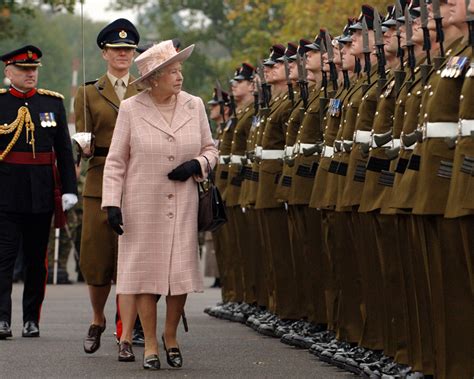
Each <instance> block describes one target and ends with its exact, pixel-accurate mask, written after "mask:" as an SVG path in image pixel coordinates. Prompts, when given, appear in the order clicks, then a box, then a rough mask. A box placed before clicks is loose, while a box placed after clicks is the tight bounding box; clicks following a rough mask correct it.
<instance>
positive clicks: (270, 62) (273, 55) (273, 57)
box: [263, 44, 285, 66]
mask: <svg viewBox="0 0 474 379" xmlns="http://www.w3.org/2000/svg"><path fill="white" fill-rule="evenodd" d="M284 54H285V46H283V45H281V44H276V45H273V46H272V47H271V49H270V56H269V57H268V58H267V59H265V60H264V62H263V65H264V66H274V65H275V64H277V63H278V61H277V59H278V58H280V57H282V56H283V55H284Z"/></svg>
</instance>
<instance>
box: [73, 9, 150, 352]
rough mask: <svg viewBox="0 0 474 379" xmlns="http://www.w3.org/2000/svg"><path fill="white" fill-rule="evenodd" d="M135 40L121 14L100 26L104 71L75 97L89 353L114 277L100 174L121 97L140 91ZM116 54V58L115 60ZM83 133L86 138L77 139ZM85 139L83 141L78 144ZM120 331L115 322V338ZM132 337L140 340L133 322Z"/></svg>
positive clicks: (112, 237)
mask: <svg viewBox="0 0 474 379" xmlns="http://www.w3.org/2000/svg"><path fill="white" fill-rule="evenodd" d="M139 41H140V35H139V33H138V31H137V29H136V28H135V26H134V25H133V24H132V23H131V22H130V21H128V20H126V19H123V18H120V19H118V20H115V21H113V22H111V23H110V24H108V25H107V26H105V27H104V28H103V29H102V30H101V31H100V33H99V35H98V36H97V46H99V48H100V49H101V50H102V57H103V58H104V60H105V61H106V65H107V71H106V73H104V75H102V76H101V77H100V78H99V79H96V80H93V81H90V82H86V83H85V85H83V86H81V87H80V88H79V89H78V91H77V94H76V96H75V103H74V112H75V115H76V130H77V132H78V133H77V134H76V135H74V136H73V138H75V140H77V141H78V144H79V145H80V146H81V147H82V148H83V149H82V151H83V156H84V157H85V158H91V159H90V160H89V162H88V165H89V166H88V170H87V173H86V178H85V184H84V190H83V194H82V195H83V209H84V213H83V230H82V237H81V256H80V267H81V271H82V273H83V275H84V279H85V281H86V282H87V284H88V286H89V296H90V299H91V304H93V305H94V308H93V315H92V320H91V325H90V327H89V331H88V333H87V336H86V338H85V340H84V351H85V352H86V353H89V354H91V353H94V352H95V351H97V350H98V349H99V347H100V337H101V334H102V332H103V331H104V330H105V316H104V305H105V303H106V300H107V297H108V294H109V291H110V285H111V283H112V281H114V280H115V276H116V262H117V246H118V242H117V235H116V233H114V232H113V230H112V229H111V228H110V226H109V225H108V223H107V215H106V214H105V212H103V211H102V210H101V208H100V205H101V201H102V176H103V170H104V164H105V159H106V157H107V154H108V151H109V146H110V143H111V140H112V134H113V131H114V127H115V121H116V119H117V114H118V109H119V106H120V102H121V101H122V100H123V99H126V98H128V97H131V96H133V95H136V94H137V93H138V91H139V89H138V87H137V86H135V85H130V84H129V83H131V82H132V81H133V80H134V78H133V77H132V76H131V75H130V73H129V69H130V67H131V65H132V62H133V55H134V53H135V49H136V48H137V46H138V43H139ZM117 57H120V58H121V59H119V60H117V59H116V58H117ZM84 92H85V94H84ZM84 100H85V101H84ZM92 115H94V117H92ZM92 131H93V133H94V136H93V138H92V137H91V133H92ZM84 135H85V136H88V138H82V139H81V137H83V136H84ZM84 140H85V141H86V143H85V144H83V145H81V143H83V142H84ZM91 141H93V142H92V145H91ZM118 314H119V312H118V313H117V315H118ZM137 320H138V318H137ZM121 332H122V327H121V322H120V321H119V322H117V337H120V335H121ZM130 342H132V341H130ZM133 342H134V343H139V344H143V336H142V333H141V327H140V326H139V325H138V323H137V325H136V327H135V331H134V336H133Z"/></svg>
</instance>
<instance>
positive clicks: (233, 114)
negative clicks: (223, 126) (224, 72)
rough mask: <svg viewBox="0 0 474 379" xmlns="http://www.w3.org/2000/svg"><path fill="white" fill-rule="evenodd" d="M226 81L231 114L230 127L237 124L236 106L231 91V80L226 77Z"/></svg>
mask: <svg viewBox="0 0 474 379" xmlns="http://www.w3.org/2000/svg"><path fill="white" fill-rule="evenodd" d="M227 82H228V83H229V100H230V102H229V108H230V114H231V117H230V119H231V121H232V122H231V127H233V126H235V125H237V121H238V120H237V106H236V105H235V98H234V94H233V93H232V85H231V80H230V79H229V78H227Z"/></svg>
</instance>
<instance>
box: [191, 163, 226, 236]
mask: <svg viewBox="0 0 474 379" xmlns="http://www.w3.org/2000/svg"><path fill="white" fill-rule="evenodd" d="M204 158H205V159H206V161H207V169H208V173H209V175H208V180H207V182H200V183H198V193H199V210H198V230H199V231H200V232H206V231H209V232H215V231H216V230H217V229H219V228H220V227H221V226H222V225H224V224H225V223H226V222H227V215H226V212H225V205H224V203H223V201H222V197H221V193H220V192H219V189H218V188H217V187H216V184H215V182H214V175H213V174H214V173H213V171H212V168H211V165H210V164H209V161H208V160H207V158H206V157H204Z"/></svg>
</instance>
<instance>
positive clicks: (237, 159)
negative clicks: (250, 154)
mask: <svg viewBox="0 0 474 379" xmlns="http://www.w3.org/2000/svg"><path fill="white" fill-rule="evenodd" d="M242 158H246V157H245V156H244V155H234V154H233V155H231V156H230V163H237V164H242Z"/></svg>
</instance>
